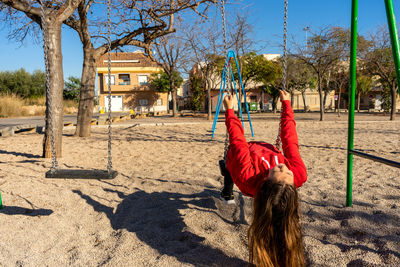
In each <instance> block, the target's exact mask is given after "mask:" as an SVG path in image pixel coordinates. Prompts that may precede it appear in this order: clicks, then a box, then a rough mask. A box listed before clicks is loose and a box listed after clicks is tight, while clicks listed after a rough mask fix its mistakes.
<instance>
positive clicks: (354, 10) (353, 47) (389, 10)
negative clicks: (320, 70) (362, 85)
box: [346, 0, 400, 207]
mask: <svg viewBox="0 0 400 267" xmlns="http://www.w3.org/2000/svg"><path fill="white" fill-rule="evenodd" d="M385 8H386V17H387V21H388V27H389V32H390V40H391V45H392V52H393V60H394V65H395V69H396V76H397V84H398V90H399V92H398V93H399V94H400V57H399V54H400V52H399V37H398V34H397V27H396V19H395V16H394V10H393V1H392V0H385ZM357 21H358V0H352V6H351V43H350V96H349V98H350V99H349V118H348V125H349V126H348V143H347V181H346V206H347V207H351V206H352V198H353V196H352V191H353V155H355V156H359V157H363V158H366V159H370V160H374V161H377V162H380V163H383V164H386V165H389V166H392V167H396V168H400V162H397V161H393V160H389V159H385V158H382V157H378V156H374V155H370V154H367V153H364V152H361V151H358V150H355V149H354V108H355V89H356V63H357Z"/></svg>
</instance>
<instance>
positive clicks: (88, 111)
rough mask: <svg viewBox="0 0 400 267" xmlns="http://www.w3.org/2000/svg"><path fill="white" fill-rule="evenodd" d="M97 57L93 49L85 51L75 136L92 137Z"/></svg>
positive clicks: (86, 48) (89, 48)
mask: <svg viewBox="0 0 400 267" xmlns="http://www.w3.org/2000/svg"><path fill="white" fill-rule="evenodd" d="M96 58H97V57H96V56H95V51H94V49H93V47H92V46H91V44H90V47H85V48H84V49H83V68H82V81H81V90H80V97H79V109H78V117H77V123H76V131H75V135H76V136H80V137H88V136H90V129H91V121H92V116H93V105H94V88H95V82H96V63H97V60H96Z"/></svg>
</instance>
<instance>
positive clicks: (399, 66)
mask: <svg viewBox="0 0 400 267" xmlns="http://www.w3.org/2000/svg"><path fill="white" fill-rule="evenodd" d="M385 6H386V17H387V20H388V27H389V32H390V41H391V42H392V52H393V60H394V66H395V68H396V76H397V89H398V90H399V94H400V57H399V54H400V53H399V36H398V35H397V26H396V18H395V17H394V10H393V1H392V0H385Z"/></svg>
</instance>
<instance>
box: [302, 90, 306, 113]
mask: <svg viewBox="0 0 400 267" xmlns="http://www.w3.org/2000/svg"><path fill="white" fill-rule="evenodd" d="M301 96H302V97H303V105H304V112H307V105H306V92H302V93H301Z"/></svg>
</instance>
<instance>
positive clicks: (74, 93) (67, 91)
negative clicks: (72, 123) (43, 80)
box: [63, 76, 81, 102]
mask: <svg viewBox="0 0 400 267" xmlns="http://www.w3.org/2000/svg"><path fill="white" fill-rule="evenodd" d="M80 88H81V79H79V78H78V77H73V76H69V77H68V79H67V81H65V82H64V92H63V97H64V99H68V100H75V101H77V102H78V101H79V94H80Z"/></svg>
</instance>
